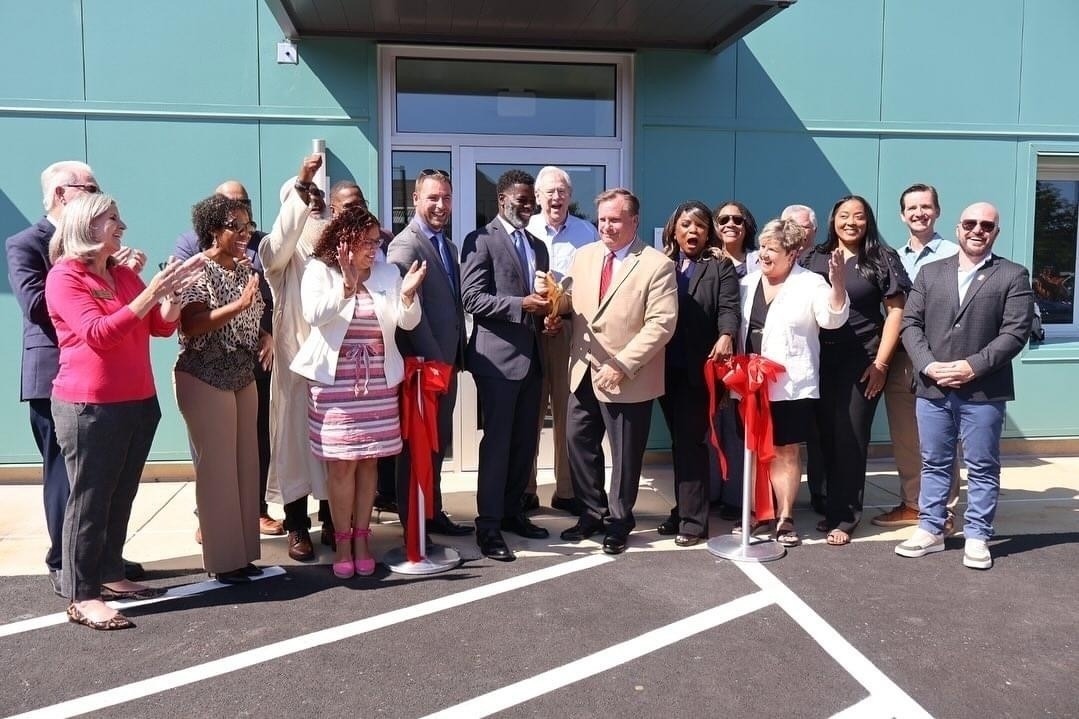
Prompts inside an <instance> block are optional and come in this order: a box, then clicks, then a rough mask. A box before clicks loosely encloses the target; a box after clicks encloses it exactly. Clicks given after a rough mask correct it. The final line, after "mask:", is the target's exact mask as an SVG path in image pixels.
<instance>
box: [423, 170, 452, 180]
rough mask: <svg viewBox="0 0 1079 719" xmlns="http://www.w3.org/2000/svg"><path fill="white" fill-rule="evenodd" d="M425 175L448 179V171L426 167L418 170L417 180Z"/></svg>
mask: <svg viewBox="0 0 1079 719" xmlns="http://www.w3.org/2000/svg"><path fill="white" fill-rule="evenodd" d="M425 177H445V178H446V179H447V180H448V179H450V173H448V172H447V171H445V170H432V169H431V168H429V167H428V168H427V169H424V170H420V174H418V175H416V179H417V180H422V179H423V178H425Z"/></svg>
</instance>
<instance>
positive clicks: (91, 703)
mask: <svg viewBox="0 0 1079 719" xmlns="http://www.w3.org/2000/svg"><path fill="white" fill-rule="evenodd" d="M612 561H614V559H613V557H609V556H606V555H603V554H592V555H588V556H586V557H581V558H580V559H575V560H573V561H570V562H565V563H562V564H556V565H554V566H551V567H546V568H544V569H540V570H537V571H535V572H529V573H528V574H522V575H519V576H516V577H511V578H510V579H504V580H501V581H498V582H493V583H491V584H485V585H483V586H480V587H476V588H474V589H468V590H465V591H463V592H457V593H456V594H451V595H449V596H446V597H440V598H438V599H432V600H430V601H427V602H422V603H420V604H417V605H415V606H411V607H404V608H402V609H395V610H393V611H391V612H386V613H385V614H379V615H377V616H374V617H368V618H366V619H360V620H357V621H355V622H350V623H348V624H342V625H341V626H337V627H330V628H329V629H322V630H320V631H317V632H312V633H310V634H304V635H301V636H298V637H293V638H292V639H285V640H283V641H280V642H274V643H273V644H267V645H266V646H263V647H257V648H255V649H249V650H247V651H245V652H240V653H239V654H233V655H231V656H227V657H222V658H221V659H215V660H214V661H210V662H206V663H204V664H197V665H195V666H193V667H188V668H186V669H180V670H177V671H174V672H169V673H167V674H161V675H159V676H156V677H150V678H149V679H143V680H142V681H137V682H132V683H131V684H126V685H123V686H119V687H115V688H113V689H107V690H105V691H102V692H97V693H96V694H89V695H87V696H83V697H78V698H76V699H71V700H69V701H66V702H60V703H59V704H53V705H52V706H47V707H42V708H41V709H35V710H33V711H30V712H26V713H23V714H17V715H14V716H12V717H9V718H8V719H30V718H31V717H32V718H33V719H60V718H61V717H73V716H78V715H80V714H86V713H89V712H92V711H98V710H101V709H105V708H107V707H111V706H116V705H118V704H123V703H125V702H130V701H134V700H136V699H141V698H143V697H147V696H150V695H153V694H158V693H160V692H164V691H168V690H170V689H175V688H177V687H181V686H185V685H187V684H194V683H195V682H200V681H203V680H205V679H211V678H213V677H218V676H221V675H223V674H228V673H230V672H235V671H238V670H240V669H245V668H247V667H251V666H255V665H256V664H261V663H263V662H268V661H271V660H273V659H279V658H281V657H284V656H287V655H289V654H295V653H297V652H302V651H305V650H307V649H313V648H315V647H319V646H322V645H324V644H331V643H333V642H339V641H341V640H343V639H348V638H350V637H355V636H358V635H360V634H365V633H367V632H373V631H375V630H377V629H383V628H385V627H388V626H392V625H394V624H400V623H402V622H407V621H409V620H412V619H418V618H420V617H424V616H427V615H429V614H435V613H437V612H442V611H446V610H447V609H453V608H455V607H460V606H462V605H464V604H468V603H470V602H475V601H479V600H481V599H487V598H488V597H493V596H495V595H498V594H503V593H505V592H512V591H514V590H517V589H521V588H523V587H527V586H530V585H533V584H538V583H540V582H545V581H548V580H550V579H556V578H558V577H562V576H565V575H567V574H572V573H574V572H580V571H583V570H585V569H591V568H593V567H597V566H599V565H601V564H607V563H608V562H612Z"/></svg>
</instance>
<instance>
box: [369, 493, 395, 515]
mask: <svg viewBox="0 0 1079 719" xmlns="http://www.w3.org/2000/svg"><path fill="white" fill-rule="evenodd" d="M374 507H375V511H376V512H389V513H390V514H398V513H399V512H398V510H397V500H396V499H394V498H393V497H387V496H386V495H385V494H376V495H375V505H374Z"/></svg>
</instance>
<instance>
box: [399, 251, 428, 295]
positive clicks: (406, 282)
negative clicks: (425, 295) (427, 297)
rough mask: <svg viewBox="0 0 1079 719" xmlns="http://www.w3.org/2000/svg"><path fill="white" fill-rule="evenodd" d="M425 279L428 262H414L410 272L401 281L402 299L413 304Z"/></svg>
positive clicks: (409, 269)
mask: <svg viewBox="0 0 1079 719" xmlns="http://www.w3.org/2000/svg"><path fill="white" fill-rule="evenodd" d="M425 277H427V262H426V261H424V262H422V263H421V262H420V261H419V260H413V261H412V265H411V266H410V267H409V268H408V272H406V273H405V276H404V277H403V278H402V279H401V297H402V298H403V299H405V300H407V301H408V302H409V303H411V302H412V299H413V298H414V297H415V296H416V291H417V290H419V289H420V285H422V284H423V279H424V278H425Z"/></svg>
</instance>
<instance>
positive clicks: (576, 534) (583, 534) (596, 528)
mask: <svg viewBox="0 0 1079 719" xmlns="http://www.w3.org/2000/svg"><path fill="white" fill-rule="evenodd" d="M602 531H603V522H602V521H600V520H598V519H594V518H593V517H592V516H590V515H587V514H582V515H581V518H580V519H578V520H577V524H575V525H573V526H572V527H570V528H569V529H566V530H563V531H562V534H561V535H559V536H560V537H562V540H563V541H565V542H580V541H581V540H582V539H588V538H589V537H591V536H592V535H593V534H599V533H600V532H602Z"/></svg>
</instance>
